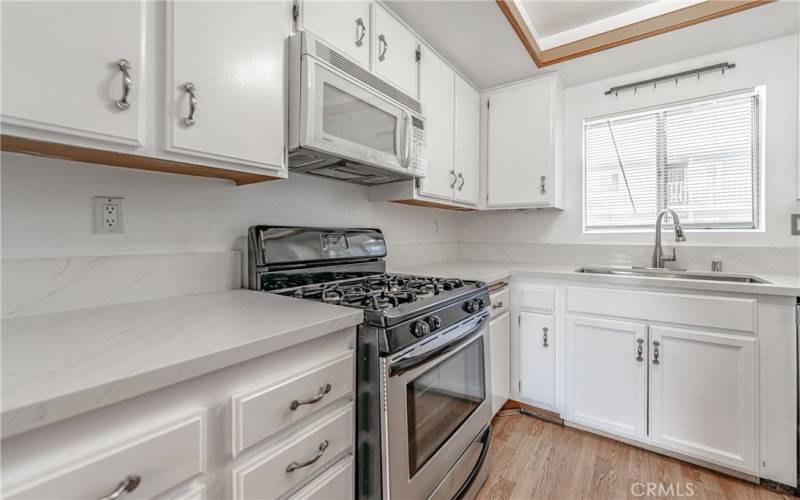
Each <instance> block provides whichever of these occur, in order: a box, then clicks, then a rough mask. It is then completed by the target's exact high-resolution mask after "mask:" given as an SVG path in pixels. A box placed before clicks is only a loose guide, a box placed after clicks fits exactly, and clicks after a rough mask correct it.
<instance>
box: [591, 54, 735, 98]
mask: <svg viewBox="0 0 800 500" xmlns="http://www.w3.org/2000/svg"><path fill="white" fill-rule="evenodd" d="M735 67H736V65H735V64H733V63H728V62H724V63H720V64H714V65H712V66H703V67H702V68H697V69H692V70H689V71H681V72H680V73H673V74H671V75H665V76H659V77H658V78H651V79H649V80H642V81H641V82H635V83H628V84H626V85H620V86H619V87H611V88H610V89H608V90H606V92H605V95H610V94H614V95H618V94H619V93H620V91H623V90H629V89H634V91H635V90H636V89H637V88H639V87H645V86H650V85H653V87H654V88H655V86H656V84H657V83H659V82H665V81H667V80H675V83H676V84H677V83H678V80H680V79H681V78H686V77H687V76H692V75H697V78H698V79H699V78H700V75H701V74H702V73H708V72H709V71H716V70H722V74H723V75H724V74H725V70H726V69H733V68H735Z"/></svg>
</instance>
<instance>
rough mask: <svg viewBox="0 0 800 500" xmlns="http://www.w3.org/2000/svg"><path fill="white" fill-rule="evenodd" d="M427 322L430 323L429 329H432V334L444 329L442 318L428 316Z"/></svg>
mask: <svg viewBox="0 0 800 500" xmlns="http://www.w3.org/2000/svg"><path fill="white" fill-rule="evenodd" d="M425 322H426V323H428V326H429V327H431V331H432V332H435V331H436V330H438V329H439V328H441V327H442V318H440V317H439V316H428V317H427V318H425Z"/></svg>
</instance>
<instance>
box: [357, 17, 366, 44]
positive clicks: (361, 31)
mask: <svg viewBox="0 0 800 500" xmlns="http://www.w3.org/2000/svg"><path fill="white" fill-rule="evenodd" d="M366 35H367V26H366V25H365V24H364V19H362V18H360V17H359V18H358V19H356V47H361V46H362V45H364V37H365V36H366Z"/></svg>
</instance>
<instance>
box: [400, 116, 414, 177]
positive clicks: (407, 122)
mask: <svg viewBox="0 0 800 500" xmlns="http://www.w3.org/2000/svg"><path fill="white" fill-rule="evenodd" d="M402 129H403V131H402V134H403V135H402V140H401V147H400V166H402V167H403V168H408V165H409V164H410V163H411V113H409V112H408V111H405V110H403V127H402Z"/></svg>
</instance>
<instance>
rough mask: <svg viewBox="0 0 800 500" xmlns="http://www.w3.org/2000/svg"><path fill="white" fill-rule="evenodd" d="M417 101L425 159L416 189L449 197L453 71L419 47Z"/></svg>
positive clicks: (451, 151) (452, 127)
mask: <svg viewBox="0 0 800 500" xmlns="http://www.w3.org/2000/svg"><path fill="white" fill-rule="evenodd" d="M421 50H422V56H421V59H420V73H421V75H420V76H421V78H420V101H421V102H422V112H423V114H424V115H425V141H426V143H427V146H428V163H427V170H426V173H425V178H424V179H421V181H420V192H421V193H422V194H425V195H427V196H432V197H435V198H442V199H446V200H450V199H452V197H453V186H454V185H455V181H456V174H455V172H454V169H453V139H454V135H453V130H454V118H455V114H454V105H455V99H454V90H455V89H454V78H455V72H454V71H453V69H452V68H450V66H448V65H447V64H446V63H445V62H444V61H443V60H442V59H440V58H439V56H437V55H436V53H435V52H433V51H432V50H429V49H428V48H427V47H422V49H421Z"/></svg>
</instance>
